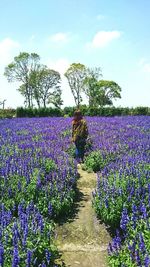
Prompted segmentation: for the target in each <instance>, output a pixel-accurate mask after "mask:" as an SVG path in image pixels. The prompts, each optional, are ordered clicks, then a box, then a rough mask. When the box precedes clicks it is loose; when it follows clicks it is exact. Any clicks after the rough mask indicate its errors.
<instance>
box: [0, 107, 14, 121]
mask: <svg viewBox="0 0 150 267" xmlns="http://www.w3.org/2000/svg"><path fill="white" fill-rule="evenodd" d="M15 115H16V111H15V109H0V119H4V118H13V117H14V116H15Z"/></svg>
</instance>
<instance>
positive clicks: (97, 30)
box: [0, 0, 150, 108]
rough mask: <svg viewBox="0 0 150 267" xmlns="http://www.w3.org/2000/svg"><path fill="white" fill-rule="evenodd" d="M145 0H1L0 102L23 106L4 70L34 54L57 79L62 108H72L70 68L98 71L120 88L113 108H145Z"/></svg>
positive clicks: (148, 71) (149, 6)
mask: <svg viewBox="0 0 150 267" xmlns="http://www.w3.org/2000/svg"><path fill="white" fill-rule="evenodd" d="M149 14H150V1H149V0H143V1H141V0H132V1H131V0H113V1H112V0H105V1H104V0H55V1H54V0H42V1H41V0H38V1H37V0H0V101H1V100H3V99H6V100H7V101H6V107H12V108H15V107H17V106H22V105H23V103H24V99H23V97H22V96H20V93H19V92H18V91H17V88H19V83H16V82H15V83H8V81H7V79H6V77H4V75H3V73H4V68H5V67H6V66H7V65H8V64H9V63H11V62H12V61H13V58H14V57H15V56H17V55H18V54H19V53H20V52H29V53H30V52H35V53H38V54H39V55H40V57H41V63H43V64H46V65H47V66H48V67H49V68H52V69H55V70H57V71H59V72H60V73H61V76H62V91H63V94H62V97H63V100H64V105H65V106H70V105H74V100H73V97H72V94H71V91H70V88H69V86H68V83H67V80H66V78H65V77H64V76H63V74H64V72H65V71H66V70H67V68H68V67H69V65H70V64H72V63H74V62H76V63H78V62H80V63H82V64H85V65H86V66H88V67H101V69H102V74H103V79H105V80H113V81H115V82H117V83H118V84H119V85H120V86H121V88H122V98H121V99H120V100H117V101H115V102H114V104H115V105H116V106H129V107H135V106H150V33H149V29H150V17H149Z"/></svg>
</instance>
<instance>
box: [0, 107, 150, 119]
mask: <svg viewBox="0 0 150 267" xmlns="http://www.w3.org/2000/svg"><path fill="white" fill-rule="evenodd" d="M75 109H76V107H65V108H64V109H58V108H52V107H49V108H40V109H38V108H23V107H19V108H17V109H16V110H14V109H4V110H3V109H0V118H12V117H15V116H16V117H18V118H19V117H20V118H21V117H63V116H64V117H72V116H73V114H74V111H75ZM80 109H81V111H82V114H83V115H84V116H128V115H150V108H148V107H136V108H128V107H125V108H123V107H103V108H94V107H88V106H86V105H82V106H81V107H80Z"/></svg>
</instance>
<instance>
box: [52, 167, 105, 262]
mask: <svg viewBox="0 0 150 267" xmlns="http://www.w3.org/2000/svg"><path fill="white" fill-rule="evenodd" d="M79 174H80V179H79V180H78V184H77V188H78V190H79V199H78V204H77V210H76V215H75V217H74V218H73V219H72V220H69V221H67V222H65V223H64V224H62V225H59V226H58V227H57V228H56V234H57V246H58V249H59V251H60V252H61V253H62V260H63V261H64V263H65V266H66V267H77V266H80V267H106V266H107V245H108V242H109V241H110V236H109V234H108V232H107V230H106V228H105V226H104V225H103V224H100V223H99V221H98V220H97V218H96V216H95V214H94V210H93V208H92V191H93V189H94V188H95V186H96V177H95V174H93V173H87V172H85V171H83V170H81V168H79Z"/></svg>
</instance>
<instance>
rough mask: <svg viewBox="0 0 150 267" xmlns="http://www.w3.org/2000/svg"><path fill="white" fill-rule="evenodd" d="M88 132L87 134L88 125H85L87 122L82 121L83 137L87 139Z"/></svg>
mask: <svg viewBox="0 0 150 267" xmlns="http://www.w3.org/2000/svg"><path fill="white" fill-rule="evenodd" d="M88 134H89V132H88V127H87V122H86V121H84V137H85V139H87V137H88Z"/></svg>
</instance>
